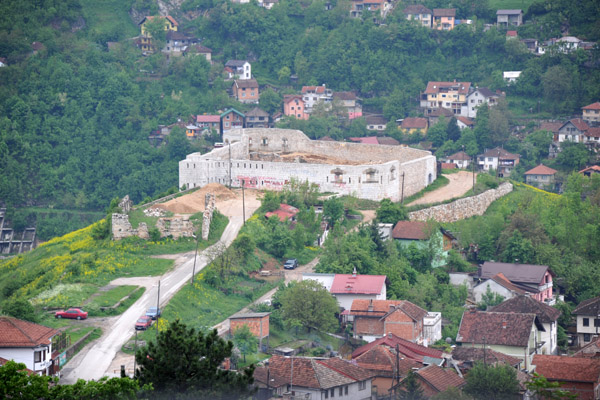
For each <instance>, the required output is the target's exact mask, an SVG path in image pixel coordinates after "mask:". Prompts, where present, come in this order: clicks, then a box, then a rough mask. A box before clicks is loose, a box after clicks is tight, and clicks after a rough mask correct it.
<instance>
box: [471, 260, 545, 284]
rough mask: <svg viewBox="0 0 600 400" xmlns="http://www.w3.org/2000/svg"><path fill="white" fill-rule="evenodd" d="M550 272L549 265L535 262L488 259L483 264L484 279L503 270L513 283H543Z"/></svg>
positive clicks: (482, 274) (482, 275) (482, 273)
mask: <svg viewBox="0 0 600 400" xmlns="http://www.w3.org/2000/svg"><path fill="white" fill-rule="evenodd" d="M547 271H548V272H550V270H549V269H548V266H547V265H535V264H512V263H501V262H493V261H486V262H484V263H483V265H482V266H481V276H480V278H482V279H490V278H491V277H493V276H494V275H496V274H498V273H500V272H502V273H503V274H504V276H505V277H506V278H507V279H508V280H509V281H511V282H512V283H514V284H516V283H534V284H541V283H542V280H543V279H544V276H545V275H546V272H547Z"/></svg>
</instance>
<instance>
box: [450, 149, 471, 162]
mask: <svg viewBox="0 0 600 400" xmlns="http://www.w3.org/2000/svg"><path fill="white" fill-rule="evenodd" d="M446 159H447V160H459V161H470V160H471V156H470V155H468V154H467V153H465V152H464V151H459V152H458V153H454V154H452V155H451V156H448V157H446Z"/></svg>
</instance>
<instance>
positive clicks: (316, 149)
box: [179, 128, 436, 201]
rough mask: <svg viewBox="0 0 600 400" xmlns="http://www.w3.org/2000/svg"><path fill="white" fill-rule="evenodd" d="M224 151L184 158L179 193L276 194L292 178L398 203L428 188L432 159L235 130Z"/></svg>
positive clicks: (291, 133)
mask: <svg viewBox="0 0 600 400" xmlns="http://www.w3.org/2000/svg"><path fill="white" fill-rule="evenodd" d="M223 139H224V141H225V146H224V147H221V148H216V149H214V150H212V151H211V152H209V153H206V154H200V153H192V154H189V155H188V156H187V157H186V159H185V160H182V161H180V162H179V187H182V186H184V185H185V187H186V188H194V187H202V186H204V185H207V184H209V183H212V182H216V183H221V184H223V185H231V186H232V187H241V186H242V182H243V184H244V187H245V188H254V189H268V190H281V189H282V188H283V186H284V185H285V184H286V183H288V182H289V181H290V179H291V178H295V179H297V180H299V181H306V180H308V181H309V182H312V183H316V184H317V185H319V188H320V190H321V192H335V193H339V194H342V195H353V196H356V197H358V198H362V199H371V200H382V199H384V198H389V199H391V200H393V201H398V200H400V198H401V196H402V191H403V190H404V197H407V196H410V195H412V194H414V193H416V192H418V191H420V190H421V189H423V188H424V187H425V186H427V185H429V184H430V183H431V182H433V180H434V179H435V176H436V158H435V156H433V155H432V154H431V152H429V151H424V150H418V149H413V148H410V147H402V146H385V145H373V144H361V143H346V142H334V141H321V140H310V139H309V138H308V137H307V136H306V135H305V134H304V133H302V132H300V131H297V130H291V129H258V128H257V129H237V130H232V131H230V133H229V134H226V135H225V136H224V138H223Z"/></svg>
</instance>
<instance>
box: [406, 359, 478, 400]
mask: <svg viewBox="0 0 600 400" xmlns="http://www.w3.org/2000/svg"><path fill="white" fill-rule="evenodd" d="M415 374H416V377H417V380H418V382H419V383H420V384H421V388H422V389H423V395H424V396H425V398H429V397H433V396H435V395H436V394H438V393H441V392H445V391H446V390H448V389H450V388H453V387H454V388H458V389H461V388H462V387H463V386H465V385H466V383H467V382H466V381H465V380H464V378H462V377H460V376H458V374H457V373H456V371H455V370H453V369H448V368H440V367H438V366H437V365H434V364H432V365H428V366H427V367H425V368H421V369H420V370H418V371H417V372H416V373H415ZM400 383H402V381H401V382H400Z"/></svg>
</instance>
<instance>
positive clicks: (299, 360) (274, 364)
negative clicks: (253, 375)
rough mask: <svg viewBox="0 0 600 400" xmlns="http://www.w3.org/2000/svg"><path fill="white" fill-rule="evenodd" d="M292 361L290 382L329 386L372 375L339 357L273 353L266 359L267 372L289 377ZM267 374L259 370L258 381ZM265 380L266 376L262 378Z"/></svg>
mask: <svg viewBox="0 0 600 400" xmlns="http://www.w3.org/2000/svg"><path fill="white" fill-rule="evenodd" d="M292 362H293V363H294V366H293V368H294V377H293V385H294V386H298V387H305V388H312V389H329V388H332V387H337V386H341V385H347V384H350V383H354V382H359V381H364V380H368V379H370V378H371V376H372V373H371V372H370V371H369V370H366V369H364V368H362V367H360V366H358V365H354V364H352V363H351V362H349V361H345V360H342V359H340V358H329V359H316V358H304V357H291V358H288V357H284V356H280V355H273V356H272V357H271V358H270V359H269V372H270V375H271V377H272V379H276V380H277V381H278V382H281V381H284V382H291V381H292V376H291V375H292V372H291V371H292ZM264 378H266V373H262V372H261V373H260V374H259V375H258V377H257V380H259V382H263V381H262V379H264ZM263 383H266V380H265V381H264V382H263Z"/></svg>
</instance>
